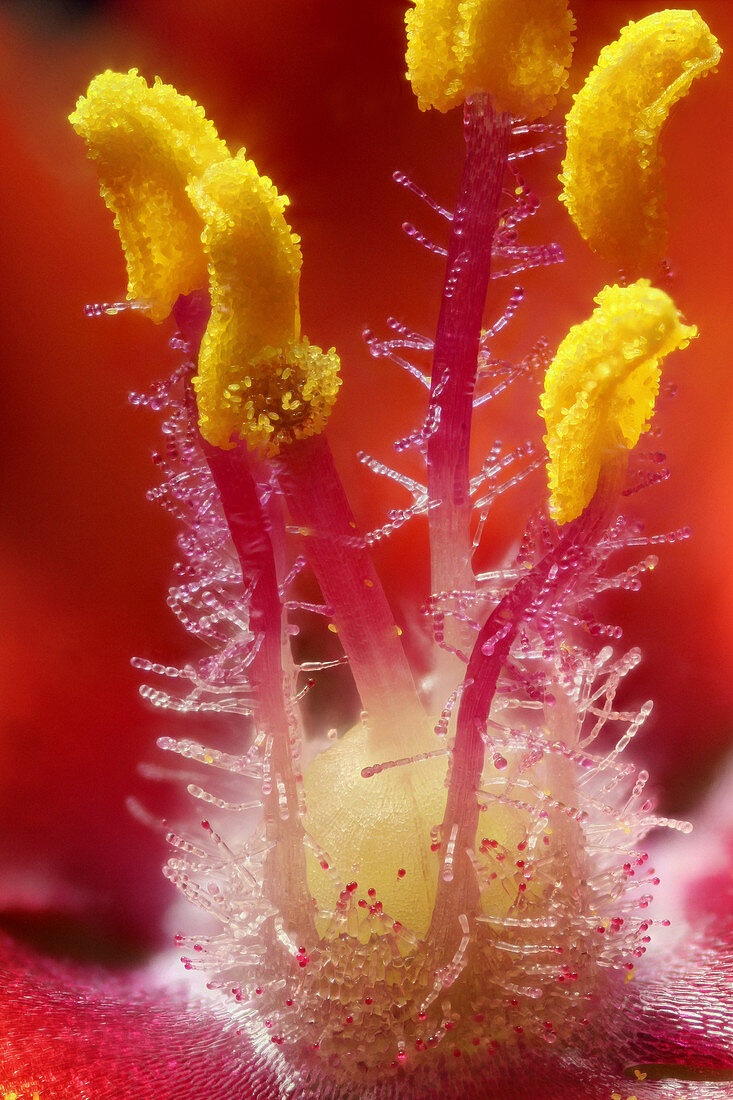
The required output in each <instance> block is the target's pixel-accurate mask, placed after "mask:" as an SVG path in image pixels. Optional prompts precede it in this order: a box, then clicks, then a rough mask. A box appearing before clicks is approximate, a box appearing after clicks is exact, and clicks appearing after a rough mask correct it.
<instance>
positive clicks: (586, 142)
mask: <svg viewBox="0 0 733 1100" xmlns="http://www.w3.org/2000/svg"><path fill="white" fill-rule="evenodd" d="M721 53H722V51H721V49H720V46H719V45H718V41H717V39H716V38H715V37H714V35H713V34H711V32H710V30H709V28H708V27H707V25H706V24H705V23H704V22H703V20H702V19H701V18H700V16H699V15H698V13H697V12H696V11H680V10H671V11H661V12H657V13H656V14H654V15H649V16H647V17H646V18H645V19H641V20H639V22H638V23H630V24H629V25H628V26H627V27H625V28H624V29H623V30H622V31H621V35H620V37H619V38H618V40H617V41H616V42H613V43H611V44H610V45H608V46H606V47H605V48H604V49H603V50H602V51H601V54H600V56H599V58H598V63H597V65H596V66H595V68H594V69H593V71H592V72H591V74H590V76H589V77H588V79H587V80H586V82H585V84H584V86H583V87H582V89H581V90H580V91H579V92H578V94H577V95H576V96H575V102H574V104H573V106H572V108H571V110H570V113H569V114H568V117H567V154H566V157H565V160H564V162H563V169H562V173H561V175H560V182H561V183H562V184H563V192H562V195H561V196H560V197H561V201H562V202H564V203H565V205H566V206H567V208H568V210H569V212H570V215H571V217H572V218H573V220H574V222H575V224H576V225H577V227H578V229H579V231H580V233H581V236H582V237H584V239H585V240H587V241H588V243H589V244H590V246H591V248H593V249H594V251H596V252H598V253H599V254H600V255H602V256H604V257H605V258H607V259H609V260H612V261H613V262H614V263H617V264H619V265H621V266H623V267H628V268H630V269H631V270H634V271H637V272H641V271H644V270H650V267H651V266H652V265H654V264H655V263H656V262H658V261H659V260H660V259H661V258H662V256H663V254H664V249H665V247H666V240H667V229H666V215H665V206H664V201H665V200H664V182H663V173H662V168H663V161H662V158H661V156H660V153H659V138H660V132H661V129H662V125H663V123H664V121H665V119H666V118H667V116H668V114H669V112H670V109H671V108H672V106H673V105H674V104H675V103H676V102H677V100H679V99H680V98H681V97H682V96H684V95H685V94H686V93H687V92H688V91H689V89H690V86H691V84H692V82H693V80H694V79H695V77H696V76H700V75H705V74H706V73H707V72H708V71H710V70H713V69H714V67H715V65H716V64H717V62H718V61H719V60H720V57H721Z"/></svg>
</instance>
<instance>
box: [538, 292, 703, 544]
mask: <svg viewBox="0 0 733 1100" xmlns="http://www.w3.org/2000/svg"><path fill="white" fill-rule="evenodd" d="M595 301H596V302H597V303H598V308H597V309H595V310H594V311H593V314H592V316H591V317H589V318H588V320H587V321H583V322H582V324H579V325H575V326H574V327H573V328H571V330H570V332H569V333H568V335H567V336H566V337H565V339H564V340H563V342H562V344H561V345H560V347H559V348H558V351H557V355H556V356H555V359H554V360H553V362H552V363H551V365H550V367H549V369H548V371H547V374H546V376H545V389H544V393H543V394H542V397H541V398H540V404H541V411H540V416H543V417H544V419H545V424H546V425H547V435H546V436H545V443H546V445H547V451H548V455H549V464H548V471H547V473H548V482H549V486H550V511H551V513H552V515H553V517H554V519H555V521H556V522H557V523H567V522H568V521H569V520H571V519H575V517H576V516H579V515H580V513H581V512H582V511H583V509H584V508H585V507H586V505H587V504H589V502H590V500H591V497H592V496H593V493H594V492H595V489H596V485H597V484H598V476H599V474H600V471H601V467H602V465H603V464H604V461H605V460H606V458H607V457H608V456H609V454H610V453H611V452H613V451H614V450H615V449H616V448H617V447H619V446H623V447H627V448H630V447H634V446H635V445H636V443H637V442H638V439H639V436H640V435H641V433H642V432H643V431H645V430H646V429H647V427H648V426H649V420H650V418H651V416H652V413H653V412H654V402H655V400H656V396H657V393H658V392H659V378H660V366H659V365H660V362H661V360H662V359H664V357H665V355H668V354H669V352H671V351H674V350H675V348H683V347H686V346H687V344H688V342H689V341H690V340H691V339H693V337H695V336H697V329H696V328H695V326H694V325H684V324H681V322H680V315H679V313H678V312H677V309H676V307H675V304H674V302H673V301H672V299H671V298H670V297H669V295H668V294H665V293H664V291H662V290H657V289H656V288H655V287H653V286H652V285H651V284H650V282H649V280H648V279H639V281H638V282H636V283H633V284H632V285H631V286H627V287H621V286H606V287H604V288H603V290H602V291H601V292H600V294H599V295H598V297H597V298H596V299H595Z"/></svg>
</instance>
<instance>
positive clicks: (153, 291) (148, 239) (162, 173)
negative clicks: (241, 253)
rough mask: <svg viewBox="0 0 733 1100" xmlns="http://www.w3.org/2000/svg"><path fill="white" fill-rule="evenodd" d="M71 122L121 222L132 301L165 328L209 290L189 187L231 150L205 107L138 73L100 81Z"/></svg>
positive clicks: (108, 75) (109, 75) (104, 77)
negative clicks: (179, 303)
mask: <svg viewBox="0 0 733 1100" xmlns="http://www.w3.org/2000/svg"><path fill="white" fill-rule="evenodd" d="M69 121H70V122H71V124H72V126H73V127H74V129H75V130H76V132H77V133H78V134H79V135H80V136H81V137H83V138H84V140H85V141H86V143H87V148H88V152H89V156H90V158H91V159H92V160H93V161H94V164H95V166H96V168H97V172H98V173H99V179H100V190H101V193H102V197H103V198H104V201H105V202H106V204H107V206H108V207H109V209H110V210H111V211H112V212H113V213H114V215H115V227H116V229H117V231H118V233H119V235H120V242H121V244H122V248H123V251H124V254H125V262H126V264H127V275H128V298H131V299H141V300H143V301H145V302H147V303H149V309H150V314H151V317H152V318H153V320H154V321H162V320H164V319H165V318H166V317H167V316H168V314H169V313H170V311H171V309H172V307H173V305H174V303H175V301H176V299H177V298H178V296H179V295H180V294H188V293H189V292H190V291H192V290H196V289H199V288H201V287H205V286H206V283H207V273H206V257H205V255H204V250H203V247H202V244H201V230H202V224H201V218H200V217H199V215H198V214H197V213H196V211H195V210H194V209H193V207H192V206H191V203H190V201H189V199H188V196H187V194H186V185H187V184H188V182H189V180H190V179H191V178H195V177H197V176H200V175H201V174H202V173H203V172H204V171H205V170H206V169H207V168H208V167H209V166H210V165H211V164H214V163H216V162H218V161H222V160H226V159H228V158H229V151H228V149H227V147H226V145H225V143H224V142H223V141H222V140H221V139H220V138H219V137H218V135H217V132H216V130H215V128H214V126H213V125H212V123H211V122H209V121H208V120H207V118H206V116H205V115H204V111H203V108H201V107H199V106H198V105H197V104H196V103H195V102H194V101H193V100H192V99H190V98H189V97H188V96H182V95H180V94H179V93H178V92H177V91H176V90H175V88H173V87H171V86H170V85H168V84H163V83H162V81H161V80H160V79H159V78H158V79H156V81H155V83H154V84H153V85H152V87H148V85H147V83H146V81H145V80H144V79H143V77H141V76H139V75H138V73H137V70H136V69H132V70H130V72H129V73H115V72H110V71H107V72H104V73H102V74H101V75H100V76H97V77H95V78H94V80H92V82H91V84H90V85H89V89H88V91H87V94H86V96H82V97H81V98H80V99H79V101H78V103H77V105H76V110H75V111H74V113H73V114H72V115H70V118H69Z"/></svg>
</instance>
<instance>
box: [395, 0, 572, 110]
mask: <svg viewBox="0 0 733 1100" xmlns="http://www.w3.org/2000/svg"><path fill="white" fill-rule="evenodd" d="M413 2H414V4H415V7H414V8H412V9H410V10H409V11H408V12H407V14H406V16H405V22H406V25H407V76H408V80H409V81H410V83H411V84H412V90H413V91H414V93H415V95H416V96H417V101H418V106H419V107H420V110H421V111H425V110H427V109H428V108H430V107H435V108H436V109H437V110H439V111H443V112H445V111H448V110H450V109H451V108H452V107H456V106H458V105H459V104H461V103H463V101H464V100H466V99H467V98H468V97H469V96H472V95H476V94H478V93H480V92H487V93H489V94H490V95H491V97H492V99H493V102H494V107H495V109H496V110H497V111H508V112H510V113H511V114H513V115H517V116H523V117H526V118H537V117H539V116H540V115H544V114H547V112H548V111H549V110H551V108H552V107H553V106H554V103H555V98H556V96H557V93H558V91H559V90H560V88H561V87H563V85H564V84H565V82H566V80H567V70H568V68H569V66H570V60H571V57H572V49H573V45H572V44H573V37H572V32H573V29H574V27H575V20H574V19H573V16H572V14H571V13H570V12H569V10H568V0H413Z"/></svg>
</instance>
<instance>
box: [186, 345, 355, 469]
mask: <svg viewBox="0 0 733 1100" xmlns="http://www.w3.org/2000/svg"><path fill="white" fill-rule="evenodd" d="M339 369H340V360H339V357H338V355H337V354H336V351H335V349H334V348H330V349H329V350H328V351H325V352H324V351H322V350H321V348H318V347H315V346H314V345H311V344H310V343H309V342H308V340H306V339H303V340H301V341H292V342H291V343H289V344H288V345H287V346H286V347H284V348H266V349H264V351H263V352H262V353H261V354H260V356H259V357H258V358H257V359H253V360H251V361H250V362H248V363H246V364H244V365H243V366H241V367H239V366H234V367H233V368H232V370H231V376H232V378H233V381H231V382H229V383H228V384H226V385H224V387H223V389H222V390H221V396H220V401H219V404H218V406H217V408H216V409H215V411H214V412H213V414H209V413H208V412H207V411H206V409H207V406H206V401H205V398H203V394H204V393H205V388H204V386H203V385H202V382H201V375H198V376H197V377H196V378H195V379H194V386H195V387H196V390H197V393H198V394H199V414H200V422H199V423H200V428H201V433H202V435H203V436H204V437H205V438H206V439H208V440H209V442H210V443H213V444H214V445H215V446H219V447H223V448H227V447H230V446H231V438H232V436H235V437H238V438H240V439H243V440H245V441H246V443H247V445H248V446H249V447H250V448H252V449H253V450H257V451H259V452H260V453H261V454H267V455H274V454H277V452H278V451H279V450H280V447H281V446H282V445H283V444H287V443H292V442H293V441H294V440H296V439H304V438H306V437H307V436H309V435H315V434H317V433H318V432H320V431H322V430H323V428H324V427H325V424H326V421H327V420H328V416H329V413H330V411H331V408H332V407H333V404H334V402H335V401H336V397H337V396H338V391H339V386H340V385H341V378H340V376H339ZM202 398H203V399H202Z"/></svg>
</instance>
